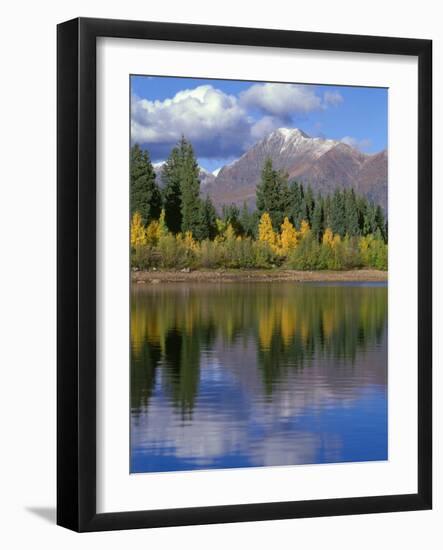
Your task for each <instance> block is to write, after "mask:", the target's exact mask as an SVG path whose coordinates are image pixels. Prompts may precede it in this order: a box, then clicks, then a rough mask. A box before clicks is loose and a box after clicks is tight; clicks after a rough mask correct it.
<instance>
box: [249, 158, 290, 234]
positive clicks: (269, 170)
mask: <svg viewBox="0 0 443 550" xmlns="http://www.w3.org/2000/svg"><path fill="white" fill-rule="evenodd" d="M256 198H257V210H258V212H259V215H262V214H264V213H265V212H268V213H269V216H270V217H271V221H272V223H273V224H274V226H275V227H280V225H281V224H282V223H283V218H284V217H285V213H286V208H287V203H288V179H287V176H286V175H285V174H282V173H281V172H278V171H276V170H274V168H273V166H272V160H271V159H270V158H267V159H266V161H265V164H264V166H263V170H262V174H261V180H260V182H259V183H258V185H257V194H256Z"/></svg>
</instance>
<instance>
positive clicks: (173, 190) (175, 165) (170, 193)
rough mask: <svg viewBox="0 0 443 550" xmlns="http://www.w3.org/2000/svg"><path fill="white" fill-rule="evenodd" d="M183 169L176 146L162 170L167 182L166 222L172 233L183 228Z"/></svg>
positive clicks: (165, 191) (163, 177) (164, 195)
mask: <svg viewBox="0 0 443 550" xmlns="http://www.w3.org/2000/svg"><path fill="white" fill-rule="evenodd" d="M181 171H182V159H181V154H180V149H179V148H178V147H174V148H173V149H172V151H171V154H170V155H169V158H168V160H167V161H166V163H165V164H164V166H163V171H162V179H163V181H164V182H166V185H165V188H164V190H163V202H164V207H165V223H166V225H167V227H168V229H169V231H171V232H172V233H180V231H181V228H182V210H181V209H182V197H181V185H180V182H181Z"/></svg>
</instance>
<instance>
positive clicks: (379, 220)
mask: <svg viewBox="0 0 443 550" xmlns="http://www.w3.org/2000/svg"><path fill="white" fill-rule="evenodd" d="M375 225H376V231H377V230H379V231H380V235H381V237H382V239H383V240H384V241H386V232H385V226H386V224H385V216H384V214H383V210H382V208H381V206H380V205H377V207H376V209H375Z"/></svg>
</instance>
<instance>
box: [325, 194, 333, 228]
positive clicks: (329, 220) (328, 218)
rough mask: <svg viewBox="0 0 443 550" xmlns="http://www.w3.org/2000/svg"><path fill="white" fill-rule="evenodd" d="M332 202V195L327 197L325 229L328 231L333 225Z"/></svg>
mask: <svg viewBox="0 0 443 550" xmlns="http://www.w3.org/2000/svg"><path fill="white" fill-rule="evenodd" d="M331 212H332V201H331V195H326V197H325V199H324V200H323V225H324V228H325V229H327V228H328V227H329V228H330V227H331V225H332V217H331Z"/></svg>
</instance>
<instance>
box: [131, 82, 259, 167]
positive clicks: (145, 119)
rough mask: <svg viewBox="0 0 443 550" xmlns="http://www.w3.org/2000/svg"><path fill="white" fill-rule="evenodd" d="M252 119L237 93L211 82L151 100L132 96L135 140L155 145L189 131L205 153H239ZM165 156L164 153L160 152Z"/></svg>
mask: <svg viewBox="0 0 443 550" xmlns="http://www.w3.org/2000/svg"><path fill="white" fill-rule="evenodd" d="M251 124H252V121H251V120H250V118H249V117H248V115H247V113H246V111H245V110H244V108H243V107H241V106H240V105H239V103H238V100H237V98H236V97H235V96H233V95H228V94H225V93H224V92H222V91H221V90H218V89H216V88H214V87H212V86H210V85H207V86H198V87H197V88H194V89H192V90H191V89H189V90H182V91H180V92H178V93H177V94H176V95H175V96H174V97H173V98H172V99H165V100H163V101H159V100H155V101H150V100H147V99H140V98H137V97H133V98H132V119H131V136H132V140H133V141H135V142H138V143H141V144H148V145H151V146H152V147H153V149H154V151H153V156H154V158H155V157H156V156H157V154H156V153H157V152H160V151H155V149H158V150H161V149H162V146H164V145H167V146H168V147H170V145H171V144H174V143H176V142H177V141H178V140H179V139H180V137H181V135H185V136H186V138H187V139H189V140H190V141H191V142H192V143H193V145H194V147H196V148H197V149H199V154H200V155H201V156H213V155H212V154H211V152H213V151H216V152H217V154H218V156H223V155H229V154H233V153H238V150H235V151H233V148H235V149H238V143H239V142H240V143H241V142H242V141H245V140H247V138H248V137H249V133H250V126H251ZM160 156H162V155H160Z"/></svg>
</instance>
